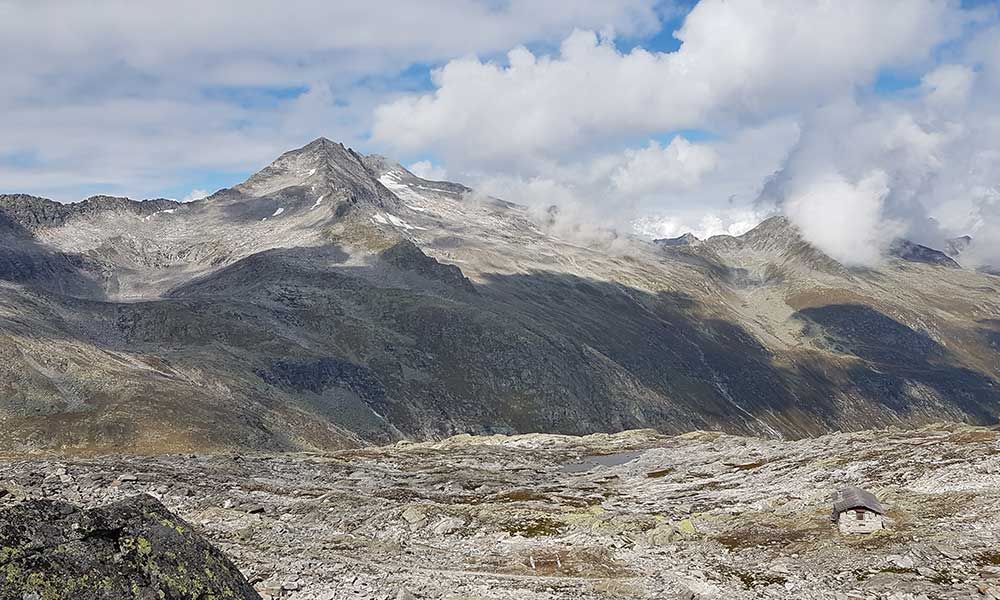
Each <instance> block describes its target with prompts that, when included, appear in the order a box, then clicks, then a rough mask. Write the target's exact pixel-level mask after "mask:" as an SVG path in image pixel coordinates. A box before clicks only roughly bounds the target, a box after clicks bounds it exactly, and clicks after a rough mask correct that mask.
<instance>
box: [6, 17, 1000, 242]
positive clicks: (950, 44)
mask: <svg viewBox="0 0 1000 600" xmlns="http://www.w3.org/2000/svg"><path fill="white" fill-rule="evenodd" d="M0 11H2V12H3V14H4V16H5V18H4V19H2V20H0V34H2V35H3V36H4V39H5V56H4V61H3V62H2V63H0V81H2V82H3V84H4V85H2V86H0V130H2V131H4V136H3V138H2V139H0V191H4V192H26V193H34V194H38V195H43V196H47V197H51V198H54V199H57V200H60V201H75V200H79V199H82V198H83V197H86V196H88V195H91V194H95V193H108V194H114V195H125V196H129V197H133V198H145V197H159V196H164V197H171V198H176V199H184V198H192V197H196V196H198V195H200V194H204V193H210V192H212V191H215V190H216V189H219V188H222V187H228V186H231V185H233V184H235V183H238V182H239V181H242V180H243V179H245V178H246V177H247V176H248V175H249V174H251V173H252V172H254V171H256V170H258V169H260V168H262V167H263V166H265V165H266V164H267V163H268V162H270V161H271V160H273V159H274V158H275V157H277V156H278V155H279V154H280V153H281V152H283V151H286V150H288V149H291V148H294V147H297V146H300V145H303V144H305V143H307V142H308V141H310V140H312V139H314V138H316V137H319V136H325V137H329V138H331V139H336V140H341V141H343V142H344V143H346V144H348V145H350V146H352V147H355V148H357V149H359V150H360V151H362V152H378V153H381V154H385V155H387V156H390V157H393V158H396V159H398V160H400V162H402V163H403V164H405V165H415V166H414V168H415V169H416V170H418V171H420V172H421V173H422V174H425V175H428V176H430V175H434V176H438V177H448V178H450V179H453V180H458V181H462V182H464V183H467V184H470V185H473V186H475V187H477V188H480V189H482V190H483V191H485V192H487V193H491V194H495V195H500V196H503V197H505V198H506V199H509V200H512V201H515V202H520V203H523V204H526V205H530V206H535V205H539V206H542V205H547V204H551V203H558V204H562V205H564V206H565V207H567V210H566V211H564V214H567V215H573V216H574V218H579V219H584V220H586V219H594V220H599V221H600V222H613V223H614V224H616V225H621V226H624V227H635V228H636V229H638V230H640V231H642V232H645V233H647V234H649V235H676V234H679V233H682V232H683V231H686V230H692V231H695V232H697V233H699V234H701V235H709V234H712V233H720V232H730V233H734V232H739V231H741V230H744V229H745V228H747V227H749V226H752V224H754V223H755V222H757V221H759V220H760V218H762V217H764V216H766V215H767V214H771V213H773V212H776V211H777V212H782V211H783V212H786V213H789V214H795V215H797V218H799V219H801V221H802V225H803V226H808V225H809V223H810V222H811V221H810V219H813V218H817V215H820V217H819V218H818V220H819V222H821V223H822V222H829V221H830V218H829V217H830V213H829V211H830V210H832V208H831V206H834V205H836V204H837V203H836V202H832V203H827V202H826V201H825V200H824V199H825V197H826V196H825V194H826V192H823V189H829V190H836V191H837V193H838V194H842V195H845V194H846V195H847V196H851V197H853V196H852V195H857V196H858V198H859V200H858V202H859V203H860V204H858V205H857V206H855V207H854V209H856V210H858V211H860V213H863V214H865V215H867V216H866V218H868V219H869V220H870V223H868V226H867V229H866V230H865V231H866V232H865V233H864V235H863V236H862V237H863V238H864V239H861V240H858V239H854V238H852V237H851V236H849V235H848V236H846V237H845V236H842V237H843V239H840V238H838V239H835V240H833V241H830V242H828V243H829V244H830V247H833V246H836V245H838V244H841V245H844V246H845V247H846V246H850V245H861V246H864V245H866V244H867V245H871V243H872V242H871V239H873V238H878V237H880V236H884V235H887V231H889V230H892V231H896V230H897V229H898V230H900V231H904V232H907V233H908V234H910V235H912V236H915V237H916V236H918V235H924V234H926V235H927V236H929V237H928V239H930V237H933V236H935V235H944V233H945V232H944V231H943V230H942V231H930V232H928V231H927V227H925V225H924V224H925V223H926V222H927V221H928V219H929V218H931V217H933V218H934V219H935V220H936V221H935V222H937V223H941V224H942V225H941V227H942V228H947V229H948V230H949V231H959V230H973V229H976V230H983V231H988V230H990V229H991V228H992V223H993V221H994V220H995V218H996V217H995V216H994V215H993V212H992V211H993V208H991V207H992V206H993V204H992V203H993V200H992V198H993V195H992V194H994V190H996V188H997V182H996V180H995V175H990V173H991V172H995V171H994V168H993V167H994V165H993V164H992V163H991V162H990V161H991V160H992V159H991V158H990V157H992V156H994V154H995V151H996V148H995V142H992V141H991V139H997V137H998V136H994V137H992V138H991V137H990V135H991V134H992V133H993V129H992V128H993V127H994V126H995V122H996V118H997V115H996V112H995V109H994V108H992V105H993V104H995V102H994V101H993V100H992V99H994V98H995V97H997V91H998V89H1000V88H998V85H997V81H998V79H1000V75H998V71H1000V65H998V62H1000V61H998V59H997V55H1000V33H998V31H1000V26H998V4H997V2H996V1H995V0H993V1H983V0H975V1H971V0H963V1H952V0H886V2H885V3H873V2H870V1H869V0H843V1H842V2H836V3H830V2H819V1H809V0H768V1H757V0H746V1H744V2H726V1H724V0H702V1H701V2H691V1H676V2H671V1H656V0H615V1H609V2H578V1H576V0H532V1H528V0H502V1H498V0H431V1H429V2H426V3H412V2H401V1H398V0H371V1H369V2H366V3H364V4H363V5H362V4H357V3H344V2H326V1H320V0H299V1H298V2H295V3H292V4H288V3H275V2H267V1H264V0H246V1H243V2H237V1H236V0H218V1H217V2H213V3H210V4H205V3H203V2H196V1H195V0H178V1H177V2H174V3H169V4H167V5H162V6H158V7H156V8H155V9H151V8H149V7H148V6H139V5H138V4H133V3H122V2H119V1H117V0H99V1H98V2H96V3H94V4H92V5H86V6H84V5H82V4H81V3H76V2H70V1H68V0H67V1H63V2H60V1H56V2H47V3H21V2H5V1H4V0H0ZM675 32H678V33H677V36H675ZM40 39H44V40H46V44H45V45H44V46H39V45H38V43H37V40H40ZM682 40H683V41H682ZM871 132H878V134H877V135H878V136H879V137H876V136H875V134H873V133H871ZM969 173H973V175H972V176H970V175H969ZM819 182H822V185H821V183H819ZM817 186H818V187H817ZM823 186H826V188H823ZM821 188H822V189H821ZM803 197H807V198H809V199H810V200H809V201H808V202H806V201H805V200H802V198H803ZM954 198H959V199H960V200H961V201H958V200H954ZM802 202H806V203H807V204H808V205H809V206H810V207H817V208H816V210H813V209H809V210H805V209H802V206H800V204H801V203H802ZM828 204H829V205H830V206H828ZM852 210H853V209H852ZM996 212H1000V208H998V209H997V211H996ZM894 228H895V229H894ZM862 229H864V228H862ZM844 239H846V240H848V241H847V242H846V243H844V241H843V240H844Z"/></svg>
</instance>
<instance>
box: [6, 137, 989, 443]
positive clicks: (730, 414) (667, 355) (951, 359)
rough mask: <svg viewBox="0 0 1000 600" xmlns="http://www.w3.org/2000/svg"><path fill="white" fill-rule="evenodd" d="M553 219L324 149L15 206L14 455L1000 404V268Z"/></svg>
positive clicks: (800, 428) (957, 414)
mask: <svg viewBox="0 0 1000 600" xmlns="http://www.w3.org/2000/svg"><path fill="white" fill-rule="evenodd" d="M553 218H555V213H553ZM556 225H557V226H553V223H552V222H547V223H541V222H538V221H536V220H534V219H532V218H531V216H530V215H529V213H528V211H527V210H526V209H524V208H523V207H520V206H516V205H512V204H510V203H507V202H504V201H501V200H498V199H495V198H489V197H484V196H482V195H480V194H477V193H476V192H474V191H473V190H470V189H468V188H466V187H464V186H461V185H458V184H454V183H447V182H434V181H427V180H423V179H420V178H418V177H416V176H414V175H413V174H412V173H409V172H408V171H406V170H405V169H403V168H402V167H400V166H399V165H398V164H395V163H394V162H392V161H390V160H388V159H385V158H383V157H378V156H364V155H360V154H358V153H356V152H354V151H352V150H349V149H347V148H344V147H343V146H341V145H340V144H336V143H333V142H330V141H328V140H325V139H320V140H316V141H315V142H313V143H311V144H309V145H307V146H305V147H304V148H301V149H298V150H295V151H292V152H289V153H286V154H285V155H283V156H281V157H280V158H279V159H278V160H276V161H275V162H274V163H273V164H271V165H270V166H268V167H267V168H265V169H264V170H262V171H261V172H259V173H257V174H255V175H254V176H252V177H251V178H250V179H248V180H247V181H246V182H244V183H242V184H239V185H237V186H235V187H233V188H231V189H225V190H220V191H219V192H217V193H215V194H213V195H212V196H209V197H208V198H205V199H204V200H199V201H196V202H191V203H186V204H178V203H175V202H172V201H168V200H151V201H145V202H133V201H130V200H125V199H116V198H106V197H97V198H92V199H88V200H86V201H84V202H81V203H77V204H72V205H62V204H58V203H55V202H50V201H47V200H44V199H39V198H34V197H30V196H0V422H2V426H3V430H4V436H2V437H0V448H6V449H9V450H32V449H39V448H55V449H67V450H77V451H98V452H99V451H106V450H109V449H116V450H126V451H130V452H139V453H155V452H161V451H174V450H189V449H215V450H218V449H225V448H254V449H261V450H295V449H310V448H312V449H317V448H322V449H330V448H338V447H346V446H355V445H359V444H366V443H380V442H389V441H393V440H397V439H401V438H410V439H429V438H440V437H442V436H447V435H453V434H456V433H462V432H469V433H484V434H489V433H516V432H536V431H544V432H557V433H569V434H586V433H590V432H596V431H620V430H624V429H631V428H639V427H652V428H656V429H658V430H660V431H663V432H680V431H687V430H691V429H721V430H725V431H729V432H734V433H755V434H763V435H768V436H774V437H777V436H784V437H800V436H804V435H814V434H819V433H822V432H826V431H830V430H853V429H861V428H867V427H871V426H873V425H888V424H920V423H926V422H929V421H932V420H939V419H946V420H952V421H966V422H973V423H993V422H995V421H996V418H997V415H998V414H1000V402H998V400H1000V387H998V385H997V378H998V377H1000V361H998V356H1000V355H998V349H1000V295H998V294H997V291H998V289H1000V280H998V279H997V278H996V277H995V276H993V275H989V274H985V273H977V272H973V271H970V270H966V269H963V268H961V267H960V266H959V265H958V264H957V263H955V262H954V261H953V260H952V259H951V258H949V257H948V256H946V255H945V254H943V253H940V252H937V251H936V250H932V249H929V248H923V247H918V246H916V245H913V244H908V245H907V244H902V243H900V244H897V245H895V246H894V250H893V254H892V256H890V257H888V258H887V260H886V262H885V264H884V265H882V266H881V267H879V268H877V269H866V270H859V269H851V268H847V267H845V266H844V265H841V264H839V263H837V262H836V261H834V260H833V259H831V258H830V257H828V256H826V255H825V254H823V253H822V252H820V251H818V250H817V249H815V248H814V247H812V246H811V245H809V244H808V243H807V242H805V241H804V240H803V239H802V238H801V236H799V234H798V232H797V231H796V230H795V228H794V227H793V226H792V225H790V224H789V223H788V222H787V221H785V220H784V219H781V218H773V219H770V220H768V221H765V222H764V223H762V224H761V225H760V226H759V227H757V228H756V229H755V230H753V231H751V232H749V233H747V234H746V235H744V236H741V237H726V236H722V237H717V238H712V239H709V240H704V241H699V240H696V239H693V238H692V237H685V238H680V239H677V240H672V241H671V242H669V243H648V242H645V241H642V240H638V239H632V238H630V237H627V236H621V235H616V234H612V233H608V234H607V235H606V236H605V237H603V238H601V239H599V240H597V241H595V240H594V238H590V240H589V241H588V242H586V243H584V242H581V241H579V240H577V239H575V238H573V237H572V236H568V235H567V234H566V231H567V228H566V227H562V226H558V223H556Z"/></svg>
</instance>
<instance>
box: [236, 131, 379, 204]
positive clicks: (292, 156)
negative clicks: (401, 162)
mask: <svg viewBox="0 0 1000 600" xmlns="http://www.w3.org/2000/svg"><path fill="white" fill-rule="evenodd" d="M377 177H378V174H377V173H376V172H374V171H373V170H372V169H371V168H370V166H369V165H368V164H366V161H365V157H363V156H362V155H360V154H358V153H357V152H355V151H354V150H352V149H350V148H348V147H346V146H344V145H343V144H341V143H340V142H334V141H332V140H330V139H327V138H325V137H320V138H316V139H315V140H313V141H312V142H309V143H308V144H306V145H305V146H303V147H301V148H297V149H295V150H290V151H288V152H285V153H284V154H282V155H281V156H279V157H278V158H277V159H276V160H275V161H274V162H272V163H271V164H270V165H268V166H267V167H265V168H264V169H262V170H260V171H259V172H257V173H255V174H254V175H252V176H251V177H250V178H249V179H247V180H246V181H245V182H243V183H241V184H239V185H238V186H236V188H235V189H236V190H237V191H239V192H241V193H242V194H245V195H248V196H254V197H261V196H270V195H273V194H277V193H279V192H281V191H282V190H286V189H289V188H307V189H308V190H309V191H310V192H313V193H315V194H324V193H328V194H334V195H340V196H343V197H345V198H354V199H355V200H358V199H367V200H370V201H373V202H376V203H379V204H381V203H384V202H386V201H390V200H392V194H391V193H390V192H389V191H388V190H386V189H385V188H384V187H383V186H382V185H381V184H380V183H379V182H378V180H377Z"/></svg>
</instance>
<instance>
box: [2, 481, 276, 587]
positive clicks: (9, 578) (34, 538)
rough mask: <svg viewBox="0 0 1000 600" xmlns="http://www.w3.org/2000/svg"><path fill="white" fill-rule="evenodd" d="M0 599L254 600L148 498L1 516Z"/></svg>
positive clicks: (50, 504) (220, 561) (35, 504)
mask: <svg viewBox="0 0 1000 600" xmlns="http://www.w3.org/2000/svg"><path fill="white" fill-rule="evenodd" d="M0 598H39V599H49V598H51V599H57V598H94V599H101V600H118V599H121V600H125V599H126V598H129V599H134V598H151V599H152V598H160V599H169V600H181V599H186V598H233V599H236V600H260V596H259V595H258V594H257V592H255V591H254V589H253V588H252V587H251V586H250V584H249V583H248V582H247V581H246V579H245V578H244V577H243V575H242V574H241V573H240V571H239V569H237V568H236V566H235V565H233V563H232V562H231V561H230V560H229V559H228V558H227V557H226V556H225V555H224V554H222V552H220V551H219V550H217V549H216V548H215V547H214V546H212V545H211V544H210V543H209V542H207V541H206V540H205V539H204V538H202V537H201V536H200V535H198V534H197V533H196V532H195V531H194V530H193V529H192V528H191V526H190V525H189V524H188V523H186V522H184V521H183V520H181V519H180V518H179V517H177V516H176V515H174V514H172V513H171V512H170V511H168V510H167V509H166V508H164V507H163V505H162V504H160V503H159V502H157V501H156V500H154V499H153V498H152V497H150V496H136V497H133V498H130V499H128V500H124V501H122V502H118V503H116V504H111V505H108V506H104V507H101V508H95V509H92V510H82V509H80V508H79V507H77V506H74V505H72V504H67V503H65V502H59V501H54V500H26V501H24V502H22V503H20V504H17V505H14V506H12V507H9V508H6V509H3V510H2V511H0Z"/></svg>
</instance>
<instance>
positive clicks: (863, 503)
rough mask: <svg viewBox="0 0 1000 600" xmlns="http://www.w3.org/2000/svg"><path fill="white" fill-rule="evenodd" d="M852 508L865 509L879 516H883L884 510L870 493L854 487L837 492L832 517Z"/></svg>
mask: <svg viewBox="0 0 1000 600" xmlns="http://www.w3.org/2000/svg"><path fill="white" fill-rule="evenodd" d="M852 508H867V509H868V510H870V511H873V512H876V513H878V514H880V515H884V514H885V508H883V507H882V504H881V503H880V502H879V501H878V498H876V497H875V495H874V494H872V493H871V492H868V491H865V490H863V489H861V488H856V487H847V488H844V489H842V490H840V491H839V492H837V495H836V496H835V497H834V500H833V517H834V518H837V517H838V516H839V515H840V513H842V512H844V511H845V510H851V509H852Z"/></svg>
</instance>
